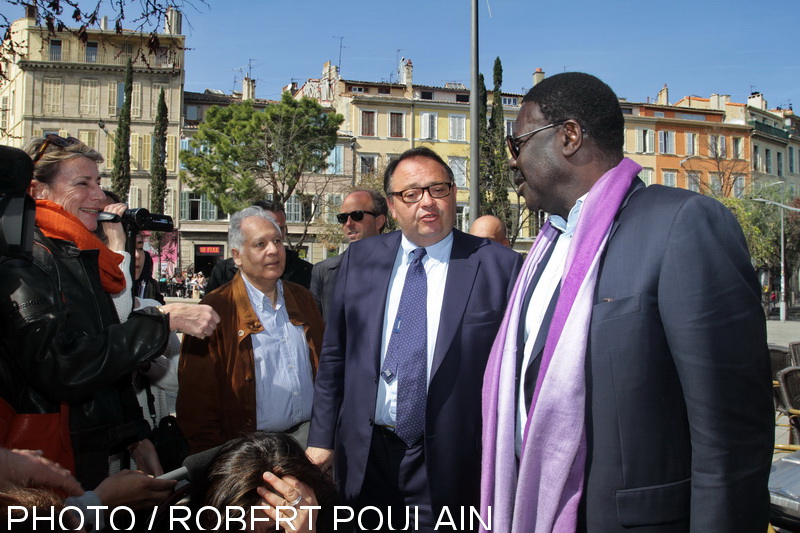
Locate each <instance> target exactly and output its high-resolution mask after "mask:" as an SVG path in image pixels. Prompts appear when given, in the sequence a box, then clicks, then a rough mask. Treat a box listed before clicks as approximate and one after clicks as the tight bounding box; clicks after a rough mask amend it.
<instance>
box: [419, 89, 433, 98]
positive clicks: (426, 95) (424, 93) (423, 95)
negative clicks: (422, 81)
mask: <svg viewBox="0 0 800 533" xmlns="http://www.w3.org/2000/svg"><path fill="white" fill-rule="evenodd" d="M419 97H420V98H421V99H423V100H433V91H422V92H420V94H419Z"/></svg>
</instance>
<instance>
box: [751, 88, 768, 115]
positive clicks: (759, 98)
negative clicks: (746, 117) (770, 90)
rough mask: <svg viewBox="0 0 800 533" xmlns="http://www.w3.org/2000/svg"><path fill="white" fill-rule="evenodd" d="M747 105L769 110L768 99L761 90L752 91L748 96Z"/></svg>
mask: <svg viewBox="0 0 800 533" xmlns="http://www.w3.org/2000/svg"><path fill="white" fill-rule="evenodd" d="M747 105H749V106H751V107H755V108H756V109H761V110H763V111H766V110H767V101H766V100H764V95H762V94H761V93H759V92H754V93H751V94H750V96H748V97H747Z"/></svg>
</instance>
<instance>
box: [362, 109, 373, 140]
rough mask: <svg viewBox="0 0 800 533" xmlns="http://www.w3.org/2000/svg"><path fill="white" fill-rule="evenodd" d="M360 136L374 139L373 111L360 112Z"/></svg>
mask: <svg viewBox="0 0 800 533" xmlns="http://www.w3.org/2000/svg"><path fill="white" fill-rule="evenodd" d="M361 135H364V136H365V137H375V111H362V112H361Z"/></svg>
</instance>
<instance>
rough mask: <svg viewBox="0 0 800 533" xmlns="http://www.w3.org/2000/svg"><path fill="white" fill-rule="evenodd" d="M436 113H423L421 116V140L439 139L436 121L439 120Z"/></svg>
mask: <svg viewBox="0 0 800 533" xmlns="http://www.w3.org/2000/svg"><path fill="white" fill-rule="evenodd" d="M438 118H439V117H438V115H437V114H436V113H422V114H421V115H420V123H421V125H420V132H419V138H420V139H437V138H438V135H437V131H436V121H437V119H438Z"/></svg>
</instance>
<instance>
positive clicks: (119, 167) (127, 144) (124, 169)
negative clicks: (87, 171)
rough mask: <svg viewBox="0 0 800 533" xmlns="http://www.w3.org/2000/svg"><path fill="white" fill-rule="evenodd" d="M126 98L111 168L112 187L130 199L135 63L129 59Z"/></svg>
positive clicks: (120, 115) (121, 196) (124, 200)
mask: <svg viewBox="0 0 800 533" xmlns="http://www.w3.org/2000/svg"><path fill="white" fill-rule="evenodd" d="M124 91H125V99H124V100H123V103H122V109H120V111H119V122H118V124H117V131H116V137H115V139H114V168H113V169H112V170H111V187H112V188H113V190H114V192H115V193H117V195H118V196H119V197H120V198H121V199H122V201H123V202H127V201H128V190H129V189H130V186H131V156H130V152H131V96H132V95H133V63H132V62H131V60H130V59H128V67H127V69H126V70H125V89H124Z"/></svg>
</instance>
